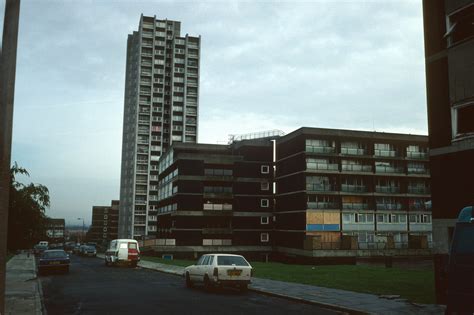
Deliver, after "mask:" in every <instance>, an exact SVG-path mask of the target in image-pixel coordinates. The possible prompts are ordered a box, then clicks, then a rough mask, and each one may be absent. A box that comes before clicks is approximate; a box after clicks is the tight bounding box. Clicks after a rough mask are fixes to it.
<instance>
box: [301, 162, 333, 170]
mask: <svg viewBox="0 0 474 315" xmlns="http://www.w3.org/2000/svg"><path fill="white" fill-rule="evenodd" d="M306 169H307V170H322V171H336V172H337V171H339V165H338V164H325V163H311V162H307V163H306Z"/></svg>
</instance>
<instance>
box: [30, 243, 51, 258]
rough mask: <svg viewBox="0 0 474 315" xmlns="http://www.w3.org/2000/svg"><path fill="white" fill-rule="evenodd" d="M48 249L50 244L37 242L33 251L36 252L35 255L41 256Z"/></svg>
mask: <svg viewBox="0 0 474 315" xmlns="http://www.w3.org/2000/svg"><path fill="white" fill-rule="evenodd" d="M47 249H48V246H46V245H40V244H36V245H35V246H34V247H33V253H34V254H35V256H40V255H41V254H42V253H43V252H44V251H45V250H47Z"/></svg>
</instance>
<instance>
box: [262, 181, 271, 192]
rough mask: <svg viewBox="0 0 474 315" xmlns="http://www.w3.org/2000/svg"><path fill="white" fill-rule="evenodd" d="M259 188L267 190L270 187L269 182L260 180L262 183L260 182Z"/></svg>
mask: <svg viewBox="0 0 474 315" xmlns="http://www.w3.org/2000/svg"><path fill="white" fill-rule="evenodd" d="M260 189H261V190H269V189H270V184H269V183H268V182H262V183H260Z"/></svg>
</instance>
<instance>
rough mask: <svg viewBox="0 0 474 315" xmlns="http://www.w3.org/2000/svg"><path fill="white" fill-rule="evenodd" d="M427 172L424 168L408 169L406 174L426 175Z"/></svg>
mask: <svg viewBox="0 0 474 315" xmlns="http://www.w3.org/2000/svg"><path fill="white" fill-rule="evenodd" d="M428 173H429V172H428V170H427V169H426V168H411V167H409V168H408V174H428Z"/></svg>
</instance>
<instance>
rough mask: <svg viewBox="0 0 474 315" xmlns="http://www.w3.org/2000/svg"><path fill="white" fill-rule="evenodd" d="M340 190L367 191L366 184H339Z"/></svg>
mask: <svg viewBox="0 0 474 315" xmlns="http://www.w3.org/2000/svg"><path fill="white" fill-rule="evenodd" d="M341 191H343V192H357V193H365V192H367V186H360V185H348V184H341Z"/></svg>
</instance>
